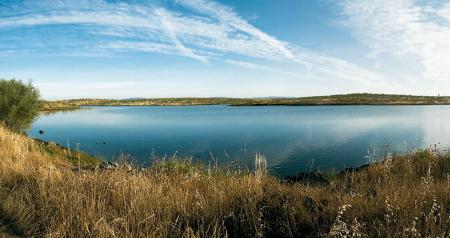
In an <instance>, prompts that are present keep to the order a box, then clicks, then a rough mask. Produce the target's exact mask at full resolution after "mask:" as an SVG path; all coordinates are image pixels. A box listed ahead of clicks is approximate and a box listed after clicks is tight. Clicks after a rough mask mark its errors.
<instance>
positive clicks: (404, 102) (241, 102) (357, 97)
mask: <svg viewBox="0 0 450 238" xmlns="http://www.w3.org/2000/svg"><path fill="white" fill-rule="evenodd" d="M200 105H226V106H415V105H423V106H425V105H429V106H431V105H450V97H449V96H414V95H395V94H368V93H360V94H343V95H330V96H314V97H298V98H223V97H217V98H149V99H69V100H56V101H42V103H41V107H40V110H39V111H41V112H52V111H68V110H76V109H80V108H81V107H82V106H200Z"/></svg>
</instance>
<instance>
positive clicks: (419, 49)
mask: <svg viewBox="0 0 450 238" xmlns="http://www.w3.org/2000/svg"><path fill="white" fill-rule="evenodd" d="M340 4H341V6H342V13H343V14H344V15H345V16H346V18H347V19H346V22H345V24H346V25H347V26H348V27H350V28H352V29H353V30H354V32H355V34H356V36H357V37H359V38H360V39H361V41H362V42H363V43H364V44H366V45H368V46H369V47H370V49H371V50H372V52H371V57H374V58H377V57H380V58H382V57H383V56H382V55H391V56H394V57H396V58H398V59H400V60H401V61H403V62H415V63H417V64H418V65H420V67H421V72H422V77H423V78H425V79H431V80H436V81H449V80H450V67H448V62H450V40H449V39H450V3H449V2H447V3H446V1H442V2H433V1H417V0H376V1H373V0H345V1H342V2H340Z"/></svg>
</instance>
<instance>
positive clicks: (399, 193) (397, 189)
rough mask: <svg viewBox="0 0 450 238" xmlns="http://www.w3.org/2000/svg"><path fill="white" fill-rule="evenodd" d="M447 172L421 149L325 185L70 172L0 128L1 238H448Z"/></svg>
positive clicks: (204, 172)
mask: <svg viewBox="0 0 450 238" xmlns="http://www.w3.org/2000/svg"><path fill="white" fill-rule="evenodd" d="M258 156H259V157H258V159H257V162H258V163H259V166H260V167H264V166H261V165H262V164H264V162H263V161H262V160H263V157H262V156H260V155H258ZM449 172H450V158H449V156H448V155H442V154H437V153H434V152H432V151H429V150H428V151H422V152H418V153H415V154H412V155H410V156H404V157H398V158H393V159H387V160H385V161H384V162H383V163H379V164H374V165H371V166H370V167H369V168H368V169H367V170H364V171H361V172H356V173H348V174H346V175H342V176H340V177H339V179H337V180H335V181H334V182H333V183H332V184H331V185H330V186H325V187H313V186H305V185H288V184H283V183H281V182H280V181H278V180H277V179H275V178H273V177H271V176H270V175H267V174H266V173H263V172H256V173H253V172H248V171H247V172H245V171H244V172H240V171H236V170H231V169H230V170H227V169H208V168H206V167H203V166H201V165H196V164H191V163H190V162H188V161H178V162H177V161H162V162H159V163H157V164H156V165H155V166H153V167H152V168H149V169H147V170H145V171H138V170H135V171H131V172H130V171H128V170H126V169H117V170H107V171H87V170H86V171H79V172H74V171H73V170H72V169H71V165H70V164H69V163H68V162H64V159H63V158H61V157H60V156H59V155H55V154H53V155H50V154H48V153H46V152H45V151H44V152H43V151H42V148H40V146H39V145H37V144H36V142H34V141H33V140H30V139H28V138H26V137H24V136H19V135H16V134H13V133H11V132H9V131H7V130H5V129H4V128H0V228H1V229H0V236H2V235H3V236H6V235H10V236H11V237H14V236H37V237H180V236H184V237H302V236H312V237H316V236H325V237H327V236H329V237H343V236H346V235H347V236H356V237H408V236H409V237H422V236H429V237H448V236H449V235H450V233H449V231H450V211H449V210H450V194H449V191H450V180H449V177H450V174H449ZM2 224H3V225H2ZM2 232H3V233H2Z"/></svg>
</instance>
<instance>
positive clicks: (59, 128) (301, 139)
mask: <svg viewBox="0 0 450 238" xmlns="http://www.w3.org/2000/svg"><path fill="white" fill-rule="evenodd" d="M449 116H450V107H446V106H334V107H328V106H322V107H227V106H195V107H94V108H93V109H90V110H80V111H72V112H68V113H55V114H50V115H42V116H41V117H40V118H39V119H38V120H37V121H36V122H35V123H34V125H33V128H32V129H31V130H30V135H32V136H35V137H40V138H43V139H45V140H52V141H56V142H58V143H60V144H62V145H67V144H68V143H69V144H70V145H71V147H72V148H73V147H74V146H75V145H76V144H77V143H79V145H80V149H81V150H85V151H88V152H90V153H92V154H97V155H102V156H105V157H106V158H112V157H113V156H114V157H117V155H118V154H119V153H120V152H123V153H126V154H131V155H132V156H133V157H134V158H136V160H138V161H140V162H143V163H148V162H149V161H150V155H151V153H152V150H154V151H155V152H156V153H157V154H158V155H160V156H162V155H165V154H166V155H168V156H170V155H172V154H173V153H175V152H177V154H178V155H181V156H190V155H192V156H194V157H195V158H198V159H201V160H203V161H209V160H211V155H213V156H214V157H215V158H216V159H218V160H220V161H222V162H225V160H228V157H230V158H231V159H232V160H236V161H237V160H239V161H241V162H250V161H251V160H252V158H253V156H254V154H255V153H256V152H262V153H264V154H266V156H267V158H268V163H269V165H270V168H271V170H272V172H273V173H275V174H279V175H286V174H292V173H295V172H297V171H299V170H305V169H308V166H310V165H309V164H311V162H312V161H313V167H318V168H322V169H326V168H331V167H336V168H343V167H345V166H358V165H361V164H364V163H366V162H367V159H366V158H364V156H365V155H366V154H367V153H368V151H372V152H373V150H375V151H376V152H377V153H379V154H382V153H383V151H384V150H386V148H385V147H384V146H385V145H389V149H390V150H393V151H396V152H407V151H409V150H411V149H413V148H417V147H424V146H427V145H430V144H433V143H439V142H440V143H443V144H448V142H449V141H450V125H447V124H446V123H445V121H446V120H445V119H446V118H449ZM39 129H43V130H45V132H46V133H45V134H44V135H42V136H41V135H38V134H37V131H38V130H39ZM103 142H105V143H106V144H103Z"/></svg>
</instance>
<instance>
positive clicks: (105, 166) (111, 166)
mask: <svg viewBox="0 0 450 238" xmlns="http://www.w3.org/2000/svg"><path fill="white" fill-rule="evenodd" d="M97 167H98V168H99V169H103V170H106V169H111V170H114V169H117V168H118V167H119V164H118V163H114V162H110V161H105V162H102V163H101V164H99V165H98V166H97Z"/></svg>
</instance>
